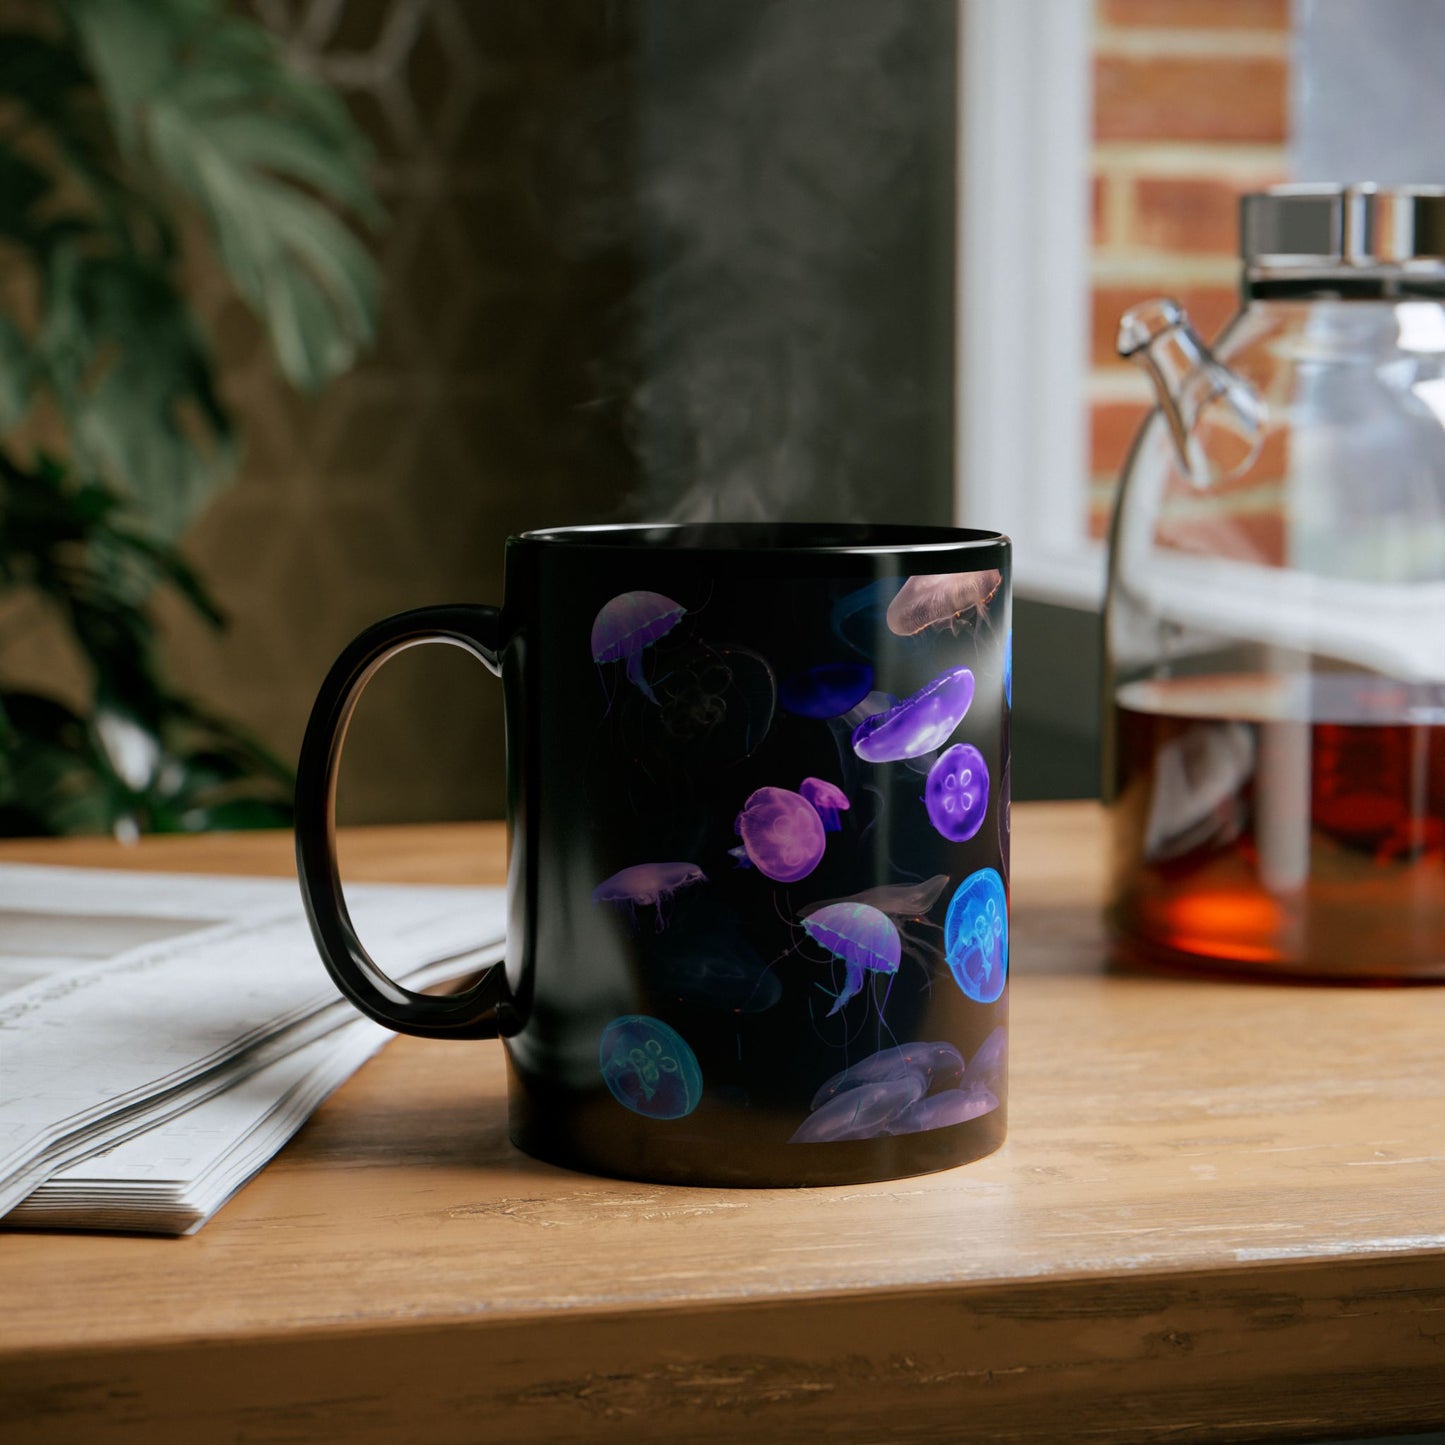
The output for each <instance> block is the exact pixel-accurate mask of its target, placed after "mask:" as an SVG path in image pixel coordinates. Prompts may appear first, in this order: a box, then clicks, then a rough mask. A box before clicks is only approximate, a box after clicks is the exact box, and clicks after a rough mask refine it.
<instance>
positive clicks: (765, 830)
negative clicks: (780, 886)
mask: <svg viewBox="0 0 1445 1445" xmlns="http://www.w3.org/2000/svg"><path fill="white" fill-rule="evenodd" d="M735 827H736V829H737V832H738V836H739V837H741V838H742V840H743V847H744V848H746V849H747V854H748V858H749V859H750V860H751V862H752V864H753V866H754V867H755V868H756V869H757V870H758V871H759V872H760V873H765V874H766V875H767V876H768V877H769V878H771V879H773V880H774V881H775V882H778V883H796V882H797V881H798V879H799V878H806V877H807V876H808V874H809V873H811V872H812V871H813V869H814V868H816V867H817V866H818V864H819V862H820V861H821V860H822V857H823V847H824V838H823V820H822V819H821V818H820V817H819V816H818V810H817V809H816V808H815V807H814V806H813V805H812V804H811V803H810V802H809V801H808V800H807V799H806V798H805V797H803V796H802V794H800V793H793V792H789V791H788V789H787V788H759V789H758V790H757V792H755V793H753V794H752V796H751V797H749V798H748V800H747V802H746V803H744V804H743V810H742V812H741V813H739V814H738V817H737V823H736V824H735Z"/></svg>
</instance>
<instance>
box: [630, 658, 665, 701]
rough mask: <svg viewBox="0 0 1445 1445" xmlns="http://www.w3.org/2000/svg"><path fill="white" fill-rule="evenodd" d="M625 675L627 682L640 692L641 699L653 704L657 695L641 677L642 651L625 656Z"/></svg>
mask: <svg viewBox="0 0 1445 1445" xmlns="http://www.w3.org/2000/svg"><path fill="white" fill-rule="evenodd" d="M626 673H627V680H628V682H630V683H632V684H633V686H634V687H637V688H639V689H640V690H641V692H642V695H643V697H645V698H646V699H647V700H648V702H651V703H655V702H656V701H657V694H656V693H655V692H653V690H652V684H651V683H649V682H648V680H647V679H646V678H645V677H644V676H643V675H642V649H641V648H638V649H637V650H636V651H635V652H629V653H628V654H627V664H626Z"/></svg>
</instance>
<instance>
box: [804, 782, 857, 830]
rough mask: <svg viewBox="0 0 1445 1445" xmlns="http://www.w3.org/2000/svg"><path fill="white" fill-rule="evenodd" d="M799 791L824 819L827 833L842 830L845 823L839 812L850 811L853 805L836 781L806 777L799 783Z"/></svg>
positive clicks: (824, 827) (824, 828)
mask: <svg viewBox="0 0 1445 1445" xmlns="http://www.w3.org/2000/svg"><path fill="white" fill-rule="evenodd" d="M798 792H799V793H800V794H801V795H802V796H803V797H805V798H806V799H807V800H808V801H809V802H810V803H811V804H812V805H813V807H814V808H815V809H816V811H817V814H818V816H819V818H821V819H822V820H823V831H824V832H825V833H837V832H840V831H841V830H842V827H843V824H842V823H841V822H840V821H839V819H838V814H839V813H846V812H848V810H849V809H850V808H851V807H852V806H853V805H852V804H851V803H850V802H849V801H848V795H847V793H845V792H844V791H843V790H842V788H840V787H838V786H837V785H836V784H835V783H826V782H824V781H823V779H822V778H804V779H803V781H802V782H801V783H799V784H798Z"/></svg>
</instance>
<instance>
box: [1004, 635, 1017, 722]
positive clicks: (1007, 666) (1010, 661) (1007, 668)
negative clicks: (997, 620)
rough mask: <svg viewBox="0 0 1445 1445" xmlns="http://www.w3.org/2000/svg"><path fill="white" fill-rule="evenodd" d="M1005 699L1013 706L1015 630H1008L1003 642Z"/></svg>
mask: <svg viewBox="0 0 1445 1445" xmlns="http://www.w3.org/2000/svg"><path fill="white" fill-rule="evenodd" d="M1003 700H1004V701H1005V702H1006V703H1007V704H1008V705H1009V706H1010V707H1012V706H1013V705H1014V630H1013V628H1012V627H1010V628H1009V630H1008V636H1007V637H1006V638H1004V644H1003Z"/></svg>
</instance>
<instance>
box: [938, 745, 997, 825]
mask: <svg viewBox="0 0 1445 1445" xmlns="http://www.w3.org/2000/svg"><path fill="white" fill-rule="evenodd" d="M923 802H924V806H925V807H926V808H927V809H928V821H929V822H930V823H932V824H933V826H934V827H935V828H936V829H937V830H938V832H939V833H941V834H942V835H943V836H944V837H945V838H947V839H948V840H949V841H950V842H953V843H967V842H968V840H969V839H970V838H972V837H973V835H974V834H975V833H977V832H978V830H979V829H980V828H982V827H983V820H984V815H985V814H986V813H987V812H988V764H987V763H986V762H984V760H983V754H982V753H981V752H979V750H978V749H977V748H976V747H974V746H973V744H972V743H955V744H954V746H953V747H951V748H948V749H946V750H945V751H944V752H942V753H940V754H939V756H938V761H937V762H935V763H934V765H933V766H932V767H931V768H930V769H929V770H928V781H927V782H926V783H925V784H924V789H923Z"/></svg>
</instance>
